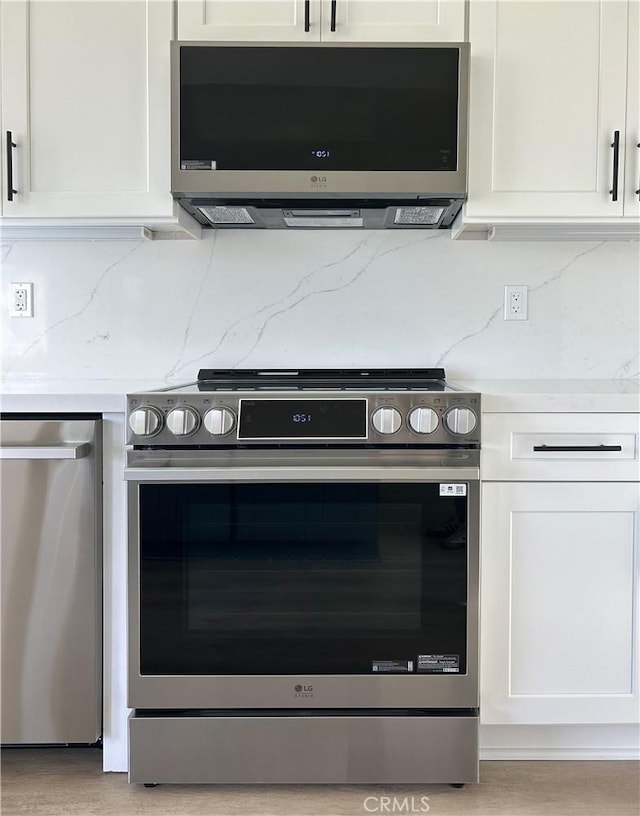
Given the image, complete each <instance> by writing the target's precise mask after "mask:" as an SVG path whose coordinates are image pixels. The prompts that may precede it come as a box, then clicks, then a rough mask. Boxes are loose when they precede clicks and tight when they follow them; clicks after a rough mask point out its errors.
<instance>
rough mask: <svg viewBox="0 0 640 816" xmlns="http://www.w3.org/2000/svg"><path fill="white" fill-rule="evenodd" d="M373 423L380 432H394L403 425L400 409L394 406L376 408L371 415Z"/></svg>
mask: <svg viewBox="0 0 640 816" xmlns="http://www.w3.org/2000/svg"><path fill="white" fill-rule="evenodd" d="M371 424H372V425H373V427H374V428H375V429H376V431H377V432H378V433H381V434H392V433H395V432H396V431H397V430H398V428H399V427H400V426H401V425H402V417H401V416H400V411H398V409H397V408H393V407H392V406H388V407H384V408H376V410H375V411H374V412H373V416H372V417H371Z"/></svg>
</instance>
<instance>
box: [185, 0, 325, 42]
mask: <svg viewBox="0 0 640 816" xmlns="http://www.w3.org/2000/svg"><path fill="white" fill-rule="evenodd" d="M178 39H180V40H228V41H231V42H243V41H246V42H248V41H265V42H289V41H292V40H299V41H301V42H304V41H305V40H308V41H310V42H311V41H314V40H319V39H320V0H307V2H305V0H178Z"/></svg>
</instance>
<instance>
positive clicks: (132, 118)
mask: <svg viewBox="0 0 640 816" xmlns="http://www.w3.org/2000/svg"><path fill="white" fill-rule="evenodd" d="M172 26H173V14H172V3H171V2H170V0H111V2H100V0H96V2H91V3H82V2H73V1H71V2H58V0H12V2H8V3H3V4H2V128H3V144H2V148H3V150H2V152H3V172H4V174H5V178H6V172H7V165H6V162H7V155H6V149H5V139H6V132H7V131H10V132H11V133H12V135H13V141H14V142H15V144H16V147H15V148H13V182H14V183H13V186H14V187H15V189H16V190H17V191H18V192H17V194H16V195H15V196H14V199H13V201H8V200H7V190H6V189H4V188H3V196H2V200H3V207H2V215H3V216H5V217H14V216H16V217H52V218H63V217H67V218H68V217H71V218H89V217H107V218H127V217H136V216H141V217H146V216H154V215H157V216H170V215H171V214H172V211H173V206H172V200H171V195H170V158H169V157H170V147H169V139H170V99H169V42H170V40H171V35H172ZM5 187H6V185H5Z"/></svg>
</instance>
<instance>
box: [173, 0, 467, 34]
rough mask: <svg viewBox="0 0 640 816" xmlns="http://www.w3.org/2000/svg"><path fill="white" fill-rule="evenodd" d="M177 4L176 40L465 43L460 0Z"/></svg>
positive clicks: (189, 0)
mask: <svg viewBox="0 0 640 816" xmlns="http://www.w3.org/2000/svg"><path fill="white" fill-rule="evenodd" d="M177 3H178V38H179V39H181V40H230V41H237V42H242V41H260V42H290V41H300V42H305V41H307V42H318V41H320V40H323V41H342V42H436V41H443V40H450V41H460V40H464V39H465V37H464V33H465V8H466V3H465V0H177Z"/></svg>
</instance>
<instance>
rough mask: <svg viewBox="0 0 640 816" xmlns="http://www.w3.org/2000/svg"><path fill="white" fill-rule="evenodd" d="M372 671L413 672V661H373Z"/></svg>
mask: <svg viewBox="0 0 640 816" xmlns="http://www.w3.org/2000/svg"><path fill="white" fill-rule="evenodd" d="M371 671H374V672H412V671H413V660H373V661H372V663H371Z"/></svg>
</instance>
